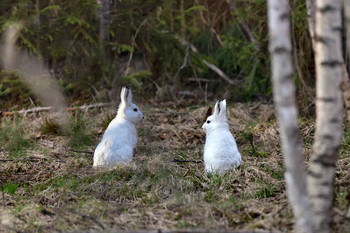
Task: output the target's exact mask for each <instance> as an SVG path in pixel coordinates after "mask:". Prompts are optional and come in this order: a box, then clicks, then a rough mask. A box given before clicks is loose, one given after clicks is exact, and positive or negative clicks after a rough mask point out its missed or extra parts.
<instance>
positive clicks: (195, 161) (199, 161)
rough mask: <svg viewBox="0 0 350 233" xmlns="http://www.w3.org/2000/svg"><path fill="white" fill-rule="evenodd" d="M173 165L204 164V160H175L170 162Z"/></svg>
mask: <svg viewBox="0 0 350 233" xmlns="http://www.w3.org/2000/svg"><path fill="white" fill-rule="evenodd" d="M169 162H171V163H203V161H202V160H180V159H173V160H170V161H169Z"/></svg>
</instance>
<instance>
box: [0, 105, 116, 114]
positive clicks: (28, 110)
mask: <svg viewBox="0 0 350 233" xmlns="http://www.w3.org/2000/svg"><path fill="white" fill-rule="evenodd" d="M111 105H113V104H112V103H98V104H91V105H83V106H80V107H68V108H66V111H67V112H74V111H75V110H76V109H79V110H85V111H87V110H89V109H90V108H102V107H109V106H111ZM49 111H55V108H53V107H37V108H30V109H23V110H19V111H12V112H3V111H0V116H13V115H15V114H20V115H26V114H27V113H37V112H49Z"/></svg>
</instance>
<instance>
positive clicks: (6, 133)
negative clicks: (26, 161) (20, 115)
mask: <svg viewBox="0 0 350 233" xmlns="http://www.w3.org/2000/svg"><path fill="white" fill-rule="evenodd" d="M0 143H1V144H2V145H3V148H4V149H5V151H8V152H10V153H12V155H13V156H14V157H22V156H24V155H25V152H26V150H27V149H28V148H29V147H30V143H29V141H28V139H27V138H26V137H25V132H24V130H23V127H22V125H21V124H20V122H19V121H16V120H15V123H13V122H6V123H5V124H3V126H2V127H1V133H0Z"/></svg>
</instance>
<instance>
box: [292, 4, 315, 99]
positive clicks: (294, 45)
mask: <svg viewBox="0 0 350 233" xmlns="http://www.w3.org/2000/svg"><path fill="white" fill-rule="evenodd" d="M295 4H296V1H295V0H293V9H291V8H289V9H290V13H291V15H292V21H291V22H292V25H291V28H292V33H291V34H292V43H293V60H294V65H295V69H296V70H297V73H298V76H299V80H300V82H301V84H302V85H303V87H304V89H305V90H306V93H307V95H308V96H309V97H310V99H311V100H312V99H313V94H312V91H311V89H310V87H309V86H308V85H306V83H305V80H304V78H303V73H302V72H301V68H300V65H299V63H300V62H299V58H298V51H297V43H296V38H295V15H294V9H295Z"/></svg>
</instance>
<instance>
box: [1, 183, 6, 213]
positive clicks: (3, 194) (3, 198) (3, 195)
mask: <svg viewBox="0 0 350 233" xmlns="http://www.w3.org/2000/svg"><path fill="white" fill-rule="evenodd" d="M1 193H2V205H3V207H4V209H5V207H6V206H5V192H4V187H2V189H1Z"/></svg>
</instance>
